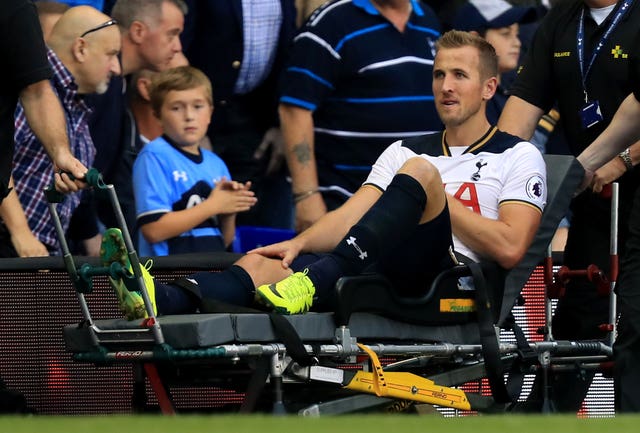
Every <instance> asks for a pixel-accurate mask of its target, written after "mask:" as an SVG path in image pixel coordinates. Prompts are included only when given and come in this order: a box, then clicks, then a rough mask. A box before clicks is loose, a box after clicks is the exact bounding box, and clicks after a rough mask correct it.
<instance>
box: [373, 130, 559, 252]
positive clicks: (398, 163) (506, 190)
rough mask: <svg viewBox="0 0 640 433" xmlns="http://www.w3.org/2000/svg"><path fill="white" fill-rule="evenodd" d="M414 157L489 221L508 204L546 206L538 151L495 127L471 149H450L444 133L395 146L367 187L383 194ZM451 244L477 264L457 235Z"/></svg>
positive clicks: (385, 154) (375, 169)
mask: <svg viewBox="0 0 640 433" xmlns="http://www.w3.org/2000/svg"><path fill="white" fill-rule="evenodd" d="M416 156H420V157H422V158H425V159H426V160H428V161H429V162H431V163H432V164H433V165H434V166H436V167H437V168H438V170H439V171H440V176H441V177H442V181H443V183H444V186H445V191H446V192H447V193H449V194H451V195H452V196H453V197H455V198H457V199H458V200H460V201H461V202H462V203H463V204H464V205H465V206H467V207H468V208H469V209H471V210H472V211H474V212H477V213H479V214H480V215H482V216H484V217H486V218H491V219H497V218H498V209H499V207H500V206H501V205H502V204H505V203H513V202H518V203H522V204H524V205H527V206H532V207H534V208H536V209H538V210H540V212H542V210H543V209H544V206H545V204H546V200H547V190H546V165H545V163H544V159H543V158H542V155H541V154H540V151H538V149H536V147H535V146H533V145H532V144H531V143H529V142H527V141H523V140H522V139H520V138H518V137H515V136H513V135H510V134H507V133H504V132H502V131H499V130H498V129H497V128H496V127H493V128H491V129H490V130H489V132H487V134H486V135H485V136H484V137H482V138H481V139H480V140H478V141H477V142H476V143H474V144H472V145H471V146H469V147H467V148H462V147H451V148H449V146H447V144H446V132H440V133H436V134H430V135H425V136H422V137H416V138H412V139H407V140H401V141H396V142H395V143H392V144H391V145H390V146H389V147H388V148H387V149H386V150H385V151H384V152H383V153H382V154H381V155H380V157H379V158H378V160H377V161H376V163H375V164H374V166H373V167H372V169H371V173H370V174H369V177H368V178H367V180H366V181H365V183H364V184H365V185H372V186H375V187H377V188H379V189H381V190H382V191H384V190H385V189H386V188H387V186H388V185H389V183H390V182H391V180H392V179H393V176H395V174H396V172H397V171H398V170H399V169H400V167H402V165H403V164H404V163H405V162H406V161H407V160H408V159H409V158H413V157H416ZM453 242H454V247H455V249H456V251H458V252H460V253H462V254H464V255H465V256H467V257H469V258H471V259H473V260H476V261H477V260H478V256H477V255H476V254H475V253H473V252H472V251H471V250H469V248H467V246H466V245H464V244H463V243H462V242H461V241H460V240H459V239H458V238H456V236H455V235H454V236H453Z"/></svg>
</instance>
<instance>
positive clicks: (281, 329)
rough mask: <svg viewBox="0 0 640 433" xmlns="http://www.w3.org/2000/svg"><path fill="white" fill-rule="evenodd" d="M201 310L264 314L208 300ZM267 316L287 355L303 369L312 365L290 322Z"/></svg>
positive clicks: (206, 299) (277, 316) (276, 314)
mask: <svg viewBox="0 0 640 433" xmlns="http://www.w3.org/2000/svg"><path fill="white" fill-rule="evenodd" d="M201 310H202V312H204V313H232V314H256V313H258V314H265V312H264V311H260V310H257V309H255V308H249V307H240V306H238V305H233V304H228V303H226V302H221V301H217V300H215V299H210V298H205V299H203V300H202V303H201ZM268 314H269V320H270V321H271V326H272V328H273V333H274V335H275V336H276V338H277V339H278V340H280V341H282V343H283V344H284V347H286V348H287V354H288V355H289V356H290V357H291V359H293V360H294V361H295V362H297V363H298V364H299V365H301V366H303V367H307V366H309V365H313V364H314V363H315V358H314V357H313V356H311V355H309V354H308V353H307V350H306V349H305V348H304V344H303V343H302V340H301V339H300V335H298V331H296V329H295V328H294V327H293V325H292V324H291V322H289V321H288V320H287V319H286V318H285V317H284V316H282V315H280V314H278V313H274V312H270V313H268Z"/></svg>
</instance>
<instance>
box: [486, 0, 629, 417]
mask: <svg viewBox="0 0 640 433" xmlns="http://www.w3.org/2000/svg"><path fill="white" fill-rule="evenodd" d="M638 22H640V6H639V5H638V2H632V1H629V0H621V1H615V0H571V1H563V2H560V3H559V4H557V5H556V6H554V7H553V8H552V9H551V10H550V11H549V13H548V14H547V15H546V16H545V17H544V19H542V21H541V22H540V26H539V27H538V30H537V32H536V34H535V36H534V39H533V41H532V44H531V49H530V50H529V53H528V54H527V58H526V61H525V63H524V65H523V67H522V69H521V71H520V74H519V75H518V78H517V79H516V81H515V83H514V84H513V86H512V87H511V96H510V97H509V99H508V101H507V104H506V105H505V108H504V110H503V112H502V116H501V117H500V121H499V123H498V127H499V128H500V129H502V130H503V131H506V132H509V133H511V134H514V135H518V136H520V137H523V138H529V137H531V135H532V133H533V131H534V129H535V127H536V125H537V124H538V121H539V119H540V117H541V116H542V114H543V113H545V112H547V111H548V110H549V109H550V108H552V107H553V105H554V104H555V103H556V102H557V103H558V108H559V111H560V117H561V119H562V122H563V124H564V131H565V135H566V138H567V142H568V144H569V147H570V150H571V153H573V154H574V155H578V154H579V153H580V152H582V151H583V150H584V149H585V148H586V147H587V146H588V145H589V144H590V143H591V142H592V141H593V140H594V139H595V138H596V137H597V136H598V135H599V134H600V133H601V132H602V131H603V130H604V129H605V127H606V126H607V125H608V124H609V122H610V121H611V118H612V117H613V114H614V113H615V111H616V109H617V108H618V106H619V105H620V104H621V102H622V101H623V100H624V98H626V97H627V95H629V93H630V92H631V91H632V90H633V87H634V83H635V82H636V81H637V76H635V75H633V74H632V73H631V72H630V68H629V61H630V58H631V55H630V53H636V52H637V51H638V49H640V47H638V45H637V44H638V42H639V41H640V27H639V26H638V25H637V23H638ZM638 160H640V143H636V144H634V145H633V146H631V147H630V148H629V149H627V150H626V151H625V152H623V153H622V154H621V155H620V156H616V157H615V158H613V159H612V160H611V161H609V162H608V163H607V164H606V165H605V166H603V167H602V168H600V169H599V170H598V171H597V172H596V175H597V178H598V183H599V184H600V185H603V184H606V183H609V182H611V181H614V180H617V181H618V182H619V183H620V206H619V229H620V230H619V233H618V238H619V241H620V245H624V240H626V239H627V238H628V232H627V228H628V221H629V215H630V210H631V206H632V203H633V195H634V193H635V191H636V190H637V188H638V185H639V183H640V172H638V170H634V169H633V165H634V164H635V163H637V162H638ZM610 204H611V203H610V200H609V199H608V198H606V197H602V196H600V195H597V194H593V193H592V192H590V191H587V192H583V193H582V194H580V195H579V196H577V197H575V198H574V199H573V201H572V204H571V211H572V218H571V226H570V228H569V235H568V239H567V245H566V248H565V250H564V265H566V266H568V267H569V268H571V269H586V268H587V266H589V265H591V264H595V265H597V266H598V267H599V268H600V269H602V270H603V271H604V272H606V273H608V272H609V267H610V266H609V241H610V227H611V226H610ZM621 251H622V254H621V258H622V260H624V257H625V252H624V248H621ZM618 289H619V290H624V288H623V287H622V285H621V284H618ZM608 314H609V312H608V300H607V299H606V298H604V297H600V296H599V295H598V294H597V293H596V289H595V288H594V287H593V285H592V284H591V283H590V282H589V281H587V280H586V279H572V280H571V281H570V282H569V284H568V285H567V288H566V291H565V296H564V297H562V298H561V299H560V300H559V302H558V307H557V309H556V313H555V316H554V319H553V333H554V336H555V337H556V338H558V339H595V338H603V337H604V336H605V333H604V332H603V331H602V330H600V328H599V325H600V324H603V323H608ZM614 358H615V360H616V374H617V376H616V384H617V388H616V392H618V393H620V392H621V388H620V387H625V386H628V392H630V393H634V392H635V390H637V389H638V387H637V384H636V383H634V382H633V381H630V382H628V385H627V384H626V383H625V380H624V379H623V378H624V374H625V372H628V373H629V374H632V373H633V370H636V369H637V366H636V365H633V364H632V363H631V364H625V362H627V361H625V360H628V359H632V358H633V357H632V356H630V354H629V353H625V348H624V346H622V347H620V350H617V351H615V352H614ZM619 361H620V363H618V362H619ZM593 374H594V373H593V372H590V371H587V372H585V374H584V375H583V376H577V375H576V374H575V373H574V372H571V373H568V374H562V373H560V372H557V373H554V374H553V377H552V380H553V388H552V397H553V398H554V400H555V404H556V408H557V409H558V410H561V411H575V410H577V409H579V407H580V404H581V403H582V400H583V398H584V396H585V394H586V391H587V389H588V387H589V385H590V383H591V379H592V377H593ZM623 392H624V391H623ZM539 397H540V395H539V394H538V393H537V392H536V391H535V389H534V391H533V392H532V396H531V404H532V405H533V406H536V404H537V405H538V408H539V406H540V405H541V403H542V402H541V401H534V399H536V398H539ZM636 407H640V406H636ZM620 408H621V409H623V410H624V409H625V408H624V406H621V407H620Z"/></svg>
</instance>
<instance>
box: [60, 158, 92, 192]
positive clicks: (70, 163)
mask: <svg viewBox="0 0 640 433" xmlns="http://www.w3.org/2000/svg"><path fill="white" fill-rule="evenodd" d="M53 167H54V169H55V175H54V180H55V186H56V189H57V190H58V191H60V192H62V193H70V192H76V191H78V190H80V189H82V188H84V187H86V185H87V184H86V183H85V182H83V181H82V180H79V179H83V178H84V176H85V174H87V171H88V170H87V167H85V166H84V165H83V164H82V163H81V162H80V161H78V160H77V159H76V158H75V157H74V156H73V155H72V154H71V152H69V151H68V150H67V149H65V150H63V151H61V152H60V153H59V154H57V155H56V156H55V157H54V160H53ZM67 173H71V174H72V175H73V177H74V178H75V180H72V179H71V178H70V177H69V175H68V174H67Z"/></svg>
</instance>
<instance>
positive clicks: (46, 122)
mask: <svg viewBox="0 0 640 433" xmlns="http://www.w3.org/2000/svg"><path fill="white" fill-rule="evenodd" d="M0 53H2V57H3V59H4V60H3V66H2V68H0V152H1V153H2V157H1V158H0V162H1V164H0V202H2V201H3V199H5V198H6V200H4V201H5V203H6V202H9V205H6V206H4V205H3V206H0V218H2V220H3V222H4V226H3V227H5V226H6V229H7V230H8V232H7V231H5V233H4V234H3V235H2V236H3V237H4V238H5V242H3V243H2V244H3V245H8V246H10V247H11V248H13V247H14V246H15V248H17V249H18V250H20V254H21V255H39V254H42V253H44V252H43V251H42V248H41V246H40V245H38V244H37V243H34V242H29V241H30V240H31V241H32V240H33V238H32V237H30V236H31V232H30V230H29V228H28V225H27V223H26V220H25V219H24V216H23V215H22V218H20V216H21V215H20V214H19V213H18V215H16V214H15V213H12V212H11V210H12V209H16V207H15V205H16V204H18V205H19V203H18V202H17V200H18V197H17V195H16V193H15V190H13V189H12V186H13V182H12V181H11V168H12V167H11V166H12V160H13V153H14V152H13V150H14V141H13V134H14V112H15V109H16V105H17V103H18V99H19V100H20V101H21V103H22V106H23V108H24V113H25V118H26V121H27V122H28V123H29V126H30V128H31V129H32V130H33V132H34V134H35V135H36V136H37V137H38V139H39V141H40V142H41V143H42V146H43V147H44V150H46V152H47V153H48V154H49V156H50V157H51V158H52V160H53V162H54V164H55V167H56V168H57V169H62V170H65V171H68V172H70V173H72V174H73V175H74V176H75V177H76V178H81V177H82V176H83V175H84V173H85V172H86V167H84V166H83V165H82V163H81V162H80V161H78V160H77V159H76V158H74V157H73V155H72V154H71V151H70V149H69V140H68V136H67V133H66V128H65V117H64V116H65V115H64V111H63V110H62V107H61V104H60V101H59V100H58V98H57V96H56V94H55V93H54V92H53V89H52V88H51V84H50V83H49V78H51V75H52V71H51V67H50V66H49V63H48V61H47V55H46V54H47V52H46V47H45V44H44V39H43V36H42V31H41V29H40V25H39V24H38V16H37V14H36V9H35V7H34V5H33V3H31V2H29V1H26V0H8V1H5V2H3V4H2V8H0ZM42 174H45V173H42ZM54 178H55V180H56V187H57V188H58V189H60V190H61V191H65V192H68V191H77V190H78V188H79V186H80V183H77V182H73V181H71V179H70V178H69V177H68V176H67V175H66V174H55V175H54ZM23 234H24V236H26V238H25V237H24V236H23ZM25 239H26V240H27V243H28V245H25V244H24V243H23V241H24V240H25Z"/></svg>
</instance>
